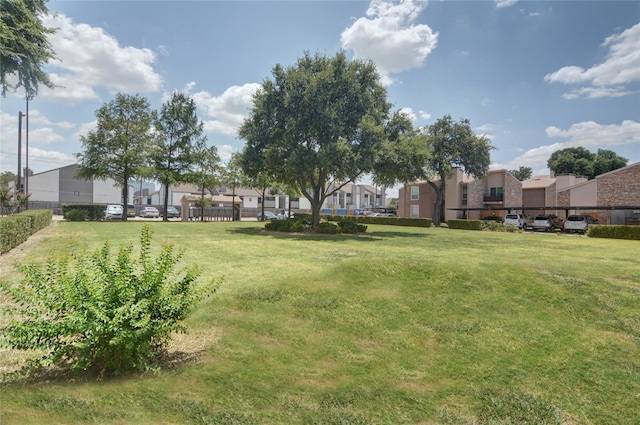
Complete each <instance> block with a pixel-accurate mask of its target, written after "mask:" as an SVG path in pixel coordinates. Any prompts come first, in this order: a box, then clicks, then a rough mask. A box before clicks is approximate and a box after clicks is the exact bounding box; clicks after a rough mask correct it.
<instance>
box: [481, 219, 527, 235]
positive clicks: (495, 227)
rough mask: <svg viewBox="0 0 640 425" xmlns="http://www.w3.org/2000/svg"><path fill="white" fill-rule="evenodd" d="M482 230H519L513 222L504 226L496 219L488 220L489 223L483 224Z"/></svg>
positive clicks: (510, 231)
mask: <svg viewBox="0 0 640 425" xmlns="http://www.w3.org/2000/svg"><path fill="white" fill-rule="evenodd" d="M483 230H488V231H491V232H508V233H517V232H521V230H520V229H518V228H517V227H516V226H514V225H513V224H507V225H506V226H505V225H504V224H503V223H499V222H498V221H495V220H490V221H489V224H487V225H485V226H484V229H483Z"/></svg>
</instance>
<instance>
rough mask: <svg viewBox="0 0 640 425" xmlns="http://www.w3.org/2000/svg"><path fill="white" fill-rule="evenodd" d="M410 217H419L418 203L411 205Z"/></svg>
mask: <svg viewBox="0 0 640 425" xmlns="http://www.w3.org/2000/svg"><path fill="white" fill-rule="evenodd" d="M411 217H413V218H417V217H420V205H411Z"/></svg>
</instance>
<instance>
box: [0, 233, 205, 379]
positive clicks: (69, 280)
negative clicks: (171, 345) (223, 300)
mask: <svg viewBox="0 0 640 425" xmlns="http://www.w3.org/2000/svg"><path fill="white" fill-rule="evenodd" d="M151 247H152V245H151V230H150V227H149V226H148V225H145V226H144V227H143V229H142V232H141V236H140V251H139V254H138V255H137V256H136V257H134V255H133V254H134V253H133V246H132V245H131V244H129V245H128V246H123V247H121V248H120V250H119V252H118V254H117V255H116V256H115V257H112V255H111V250H110V246H109V242H108V241H107V242H105V243H104V246H103V247H102V248H101V249H99V250H96V251H95V252H92V253H88V254H79V255H78V256H77V257H76V258H75V259H74V260H73V261H72V260H71V259H68V258H67V259H63V260H58V261H54V260H52V259H49V260H48V261H47V263H46V266H45V267H44V269H42V268H41V267H40V266H38V265H24V264H19V265H18V266H17V269H18V271H20V272H21V273H22V274H23V275H24V277H23V278H22V280H21V281H20V282H17V283H14V284H11V283H8V282H1V283H0V292H3V293H5V294H7V295H9V296H10V297H11V299H12V300H13V301H14V303H13V304H12V305H11V306H10V307H9V308H7V309H6V314H7V316H8V317H7V318H5V320H3V326H2V328H0V336H1V337H2V338H1V341H2V345H3V346H6V347H11V348H14V349H18V350H42V351H44V352H45V354H44V356H43V357H41V358H39V359H37V360H34V361H33V362H32V363H31V364H30V365H29V367H28V368H26V369H24V370H23V372H29V371H32V370H34V369H35V368H38V367H42V366H47V365H60V366H64V365H66V364H69V365H70V366H71V369H72V371H74V372H78V371H82V370H93V371H96V372H98V373H99V374H100V376H102V375H103V374H108V375H114V374H120V373H122V372H125V371H127V370H134V369H135V370H145V369H148V368H152V367H154V366H156V362H155V361H156V359H157V355H158V354H159V353H160V352H161V350H162V348H163V347H164V346H165V345H166V343H167V342H168V341H169V339H170V336H171V333H172V332H175V331H184V327H183V326H182V325H181V324H180V321H181V320H183V319H184V318H185V316H186V315H187V313H188V312H189V311H190V309H191V308H192V307H193V306H194V304H195V303H196V302H197V301H198V300H199V299H200V298H201V296H203V295H204V294H205V293H204V292H203V291H202V290H196V288H195V282H196V279H197V278H198V276H199V272H198V271H197V270H196V269H194V268H180V269H176V266H177V264H178V263H179V261H180V260H181V258H182V255H183V253H182V252H181V251H178V252H176V251H174V248H173V245H171V244H164V245H163V246H162V248H161V251H160V253H159V254H158V256H157V257H156V258H152V255H151ZM212 289H215V286H214V287H212Z"/></svg>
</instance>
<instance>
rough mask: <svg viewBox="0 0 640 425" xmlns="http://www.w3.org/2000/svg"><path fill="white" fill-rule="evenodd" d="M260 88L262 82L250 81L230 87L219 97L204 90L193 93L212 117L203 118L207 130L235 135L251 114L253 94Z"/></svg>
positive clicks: (198, 102) (194, 97)
mask: <svg viewBox="0 0 640 425" xmlns="http://www.w3.org/2000/svg"><path fill="white" fill-rule="evenodd" d="M258 88H260V84H257V83H248V84H245V85H243V86H232V87H229V88H228V89H227V90H225V92H224V93H222V95H220V96H217V97H214V96H211V94H210V93H208V92H204V91H202V92H198V93H195V94H194V95H192V97H193V99H194V100H195V102H196V104H197V105H198V107H199V108H201V109H203V110H204V111H205V112H206V114H207V117H209V118H211V119H209V120H206V119H204V120H203V121H204V127H205V130H206V131H208V132H211V133H218V134H223V135H228V136H231V135H235V134H236V133H237V131H238V127H239V126H240V125H241V124H242V122H243V121H244V119H245V118H246V117H247V116H249V112H250V110H251V107H252V106H253V95H254V93H255V92H256V90H258Z"/></svg>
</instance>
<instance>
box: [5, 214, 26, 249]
mask: <svg viewBox="0 0 640 425" xmlns="http://www.w3.org/2000/svg"><path fill="white" fill-rule="evenodd" d="M29 236H31V218H30V217H27V216H20V215H19V214H14V215H10V216H8V217H4V218H2V219H1V220H0V253H5V252H7V251H9V250H11V249H13V248H15V247H16V246H18V245H20V244H21V243H23V242H24V241H26V240H27V239H29Z"/></svg>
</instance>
